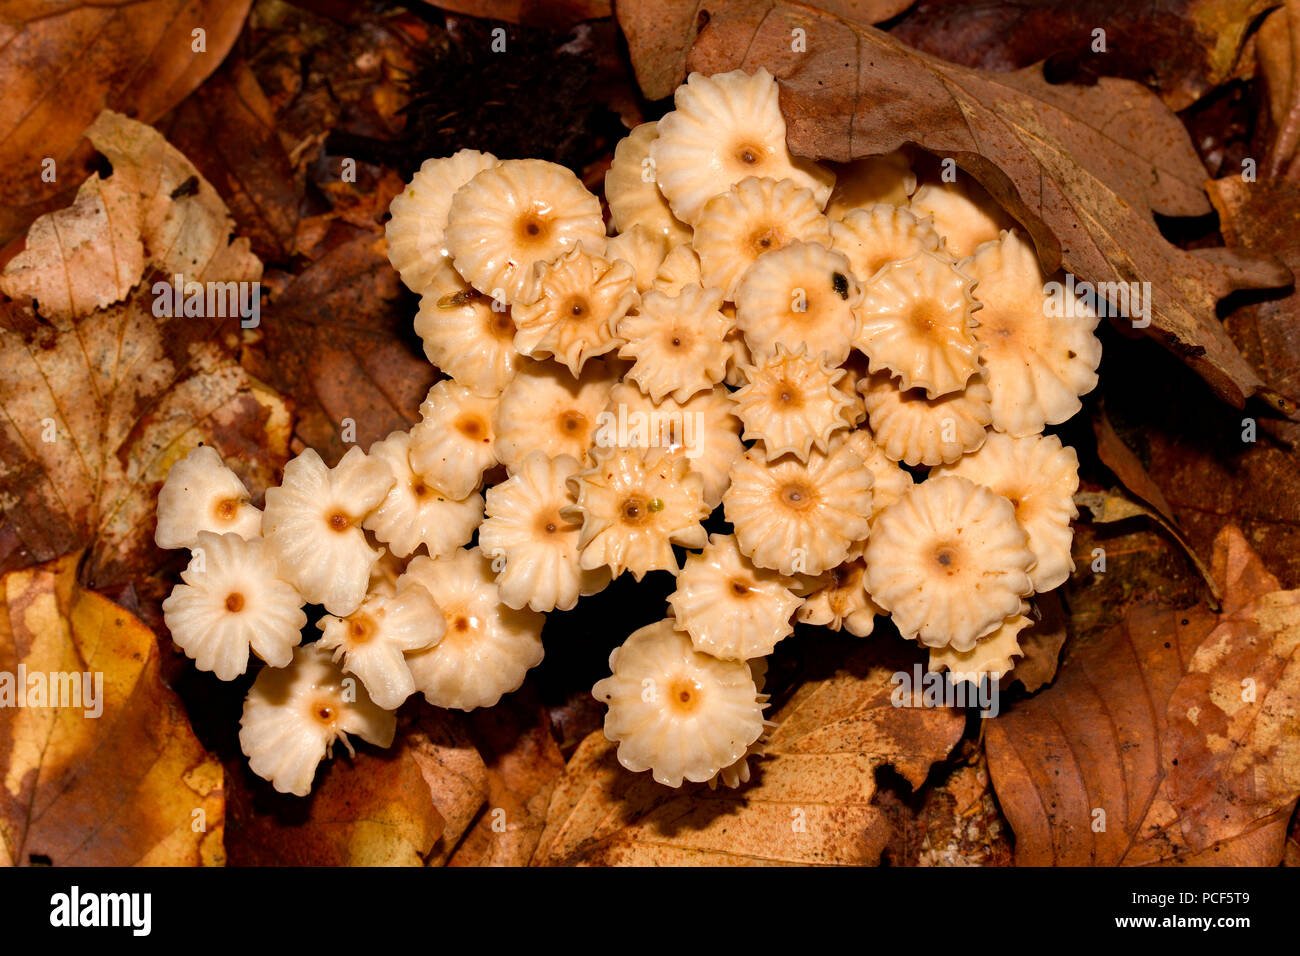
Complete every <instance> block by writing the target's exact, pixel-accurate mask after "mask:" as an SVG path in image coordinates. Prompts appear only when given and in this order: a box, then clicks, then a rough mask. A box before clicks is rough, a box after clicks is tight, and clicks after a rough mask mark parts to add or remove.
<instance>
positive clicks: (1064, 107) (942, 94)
mask: <svg viewBox="0 0 1300 956" xmlns="http://www.w3.org/2000/svg"><path fill="white" fill-rule="evenodd" d="M625 7H627V8H635V7H641V8H642V9H641V12H640V13H639V14H634V13H633V11H632V10H631V9H626V10H625V9H624V8H625ZM656 8H657V4H655V3H650V2H647V0H640V2H631V3H624V4H620V11H621V12H620V22H641V18H642V17H648V16H650V15H651V13H650V11H652V10H654V9H656ZM700 9H701V11H702V13H707V14H708V16H707V18H705V17H704V16H701V17H700V18H699V21H701V22H704V25H703V27H702V28H700V29H699V31H698V35H697V36H696V37H695V38H694V43H693V45H691V46H689V48H688V49H687V48H678V47H677V46H674V45H672V44H666V45H665V44H656V43H653V42H650V41H649V40H646V39H644V38H640V37H638V35H637V34H636V33H635V32H629V34H628V45H629V48H630V49H631V52H632V57H633V61H634V63H637V64H638V77H642V78H643V79H642V82H643V85H644V83H645V82H646V80H647V79H649V80H651V81H653V80H654V78H655V77H659V76H673V77H676V76H679V75H680V72H681V70H682V69H684V68H685V69H690V70H699V71H701V72H705V73H715V72H721V71H726V70H733V69H749V70H752V69H755V68H757V67H759V66H765V67H766V68H767V69H768V70H769V71H771V72H772V73H773V74H774V75H775V76H776V77H777V78H778V79H779V80H780V83H781V108H782V112H783V113H784V114H785V116H786V120H787V138H788V142H789V145H790V148H791V150H792V151H793V152H794V153H796V154H797V155H800V156H808V157H812V158H815V159H829V160H834V161H838V162H845V161H848V160H852V159H857V158H859V157H862V156H868V155H874V154H879V153H887V152H890V151H891V150H894V149H897V148H899V147H900V146H902V145H904V144H907V143H914V144H916V145H919V146H920V147H922V148H923V149H926V150H928V151H929V152H931V153H934V154H935V155H937V156H941V157H945V158H952V159H953V160H954V161H955V162H956V164H957V165H958V166H960V167H961V168H962V169H964V170H966V171H967V172H969V173H970V174H971V175H973V176H974V177H975V178H976V179H977V180H978V181H979V182H980V183H981V184H982V185H983V186H984V187H985V188H986V189H988V191H989V192H990V193H991V194H992V195H993V196H994V198H995V199H997V200H998V202H999V203H1001V204H1002V206H1003V207H1005V208H1006V209H1007V210H1008V211H1009V212H1010V213H1011V214H1012V215H1013V216H1015V218H1016V219H1018V220H1020V221H1021V222H1022V223H1024V224H1025V227H1026V228H1027V230H1028V231H1029V233H1030V234H1031V235H1032V237H1033V240H1034V244H1035V245H1036V247H1037V249H1038V252H1039V255H1040V257H1041V258H1042V260H1043V262H1044V264H1045V266H1046V271H1047V272H1049V273H1051V272H1054V271H1055V270H1056V269H1057V268H1058V267H1061V268H1064V269H1065V270H1066V271H1067V272H1069V273H1072V274H1074V275H1076V276H1078V277H1080V278H1082V279H1087V280H1088V281H1090V282H1095V283H1122V284H1124V286H1123V287H1124V288H1125V289H1126V290H1127V288H1128V287H1129V286H1128V283H1150V286H1149V287H1143V286H1136V287H1135V288H1137V289H1139V290H1140V289H1142V288H1149V289H1150V296H1149V297H1148V303H1147V304H1148V305H1149V307H1150V308H1149V319H1150V324H1149V325H1148V326H1146V327H1145V331H1146V332H1147V333H1148V334H1150V335H1152V336H1153V337H1154V338H1156V339H1157V340H1158V341H1159V342H1160V343H1161V344H1162V345H1164V346H1165V347H1166V348H1168V349H1169V350H1170V351H1172V352H1173V353H1174V354H1175V355H1177V356H1178V357H1179V358H1180V359H1181V360H1182V361H1184V362H1186V363H1187V364H1188V365H1189V366H1190V367H1191V368H1193V369H1194V370H1196V372H1197V373H1198V374H1200V375H1201V376H1202V377H1203V378H1204V379H1205V380H1206V381H1207V382H1209V383H1210V385H1211V386H1212V387H1213V388H1214V389H1215V391H1216V392H1217V393H1218V394H1219V395H1220V396H1221V397H1222V398H1224V399H1225V400H1227V401H1229V402H1231V403H1232V404H1234V405H1237V406H1241V405H1244V403H1245V402H1246V400H1247V399H1248V398H1251V397H1253V396H1258V397H1259V398H1261V399H1262V400H1264V401H1265V402H1267V403H1268V404H1270V405H1272V406H1273V407H1274V408H1276V409H1279V410H1281V411H1282V412H1284V413H1285V414H1292V413H1293V412H1294V410H1295V406H1294V403H1293V402H1292V400H1291V399H1289V398H1287V397H1286V396H1283V395H1281V394H1279V393H1278V392H1276V391H1275V390H1274V389H1272V388H1271V387H1269V386H1268V385H1267V384H1266V383H1265V382H1264V381H1263V380H1262V379H1261V378H1260V376H1259V375H1258V374H1257V373H1256V371H1255V370H1254V369H1253V368H1252V367H1251V366H1250V364H1249V363H1247V362H1246V361H1245V359H1244V358H1242V356H1241V354H1240V352H1238V351H1237V348H1236V346H1235V345H1234V344H1233V342H1232V340H1231V339H1230V338H1229V337H1228V334H1227V333H1226V332H1225V331H1224V328H1223V325H1222V323H1221V322H1220V321H1219V319H1218V318H1217V316H1216V314H1215V307H1216V305H1217V303H1218V300H1219V299H1221V298H1223V297H1224V296H1225V295H1227V294H1228V293H1229V292H1232V291H1234V290H1236V289H1240V288H1262V287H1271V286H1281V285H1286V284H1288V283H1289V282H1290V273H1289V270H1287V269H1285V268H1284V267H1282V266H1281V265H1279V264H1278V263H1276V262H1273V261H1272V260H1267V259H1264V258H1261V257H1260V256H1256V255H1248V254H1246V253H1243V252H1240V251H1238V250H1235V249H1209V250H1201V251H1199V252H1195V253H1192V252H1185V251H1183V250H1181V249H1179V248H1177V247H1176V246H1174V245H1173V244H1171V243H1170V242H1168V241H1167V240H1165V238H1164V237H1163V236H1162V235H1161V234H1160V231H1159V229H1158V228H1157V226H1156V223H1155V221H1154V217H1153V213H1161V214H1163V215H1166V216H1199V215H1204V214H1207V213H1209V212H1210V209H1211V207H1210V204H1209V201H1208V200H1207V199H1206V196H1205V191H1204V188H1203V187H1204V180H1205V176H1206V174H1205V168H1204V166H1203V165H1202V164H1201V161H1200V159H1199V158H1198V157H1197V155H1196V151H1195V149H1194V148H1193V146H1192V144H1191V141H1190V139H1189V137H1188V134H1187V131H1186V130H1185V129H1184V128H1183V126H1182V124H1181V123H1180V122H1179V120H1178V117H1177V116H1175V115H1174V114H1173V113H1172V112H1171V111H1170V110H1169V109H1168V108H1167V107H1166V106H1165V105H1164V104H1163V103H1161V102H1160V100H1159V98H1158V97H1157V96H1156V95H1155V94H1154V93H1152V92H1151V91H1149V90H1147V89H1145V88H1144V87H1142V86H1139V85H1138V84H1136V83H1133V82H1131V81H1128V80H1120V79H1112V78H1103V79H1101V80H1100V81H1099V82H1098V83H1097V84H1095V85H1093V86H1070V85H1065V84H1062V85H1059V86H1054V85H1052V84H1050V83H1048V82H1047V81H1046V80H1045V79H1044V77H1043V73H1042V70H1041V68H1039V67H1031V68H1028V69H1025V70H1019V71H1016V72H1014V73H987V72H983V71H979V70H972V69H969V68H967V67H962V66H957V65H955V64H951V63H947V62H945V61H943V60H939V59H937V58H935V57H931V56H928V55H926V54H923V53H920V52H918V51H916V50H914V49H912V48H910V47H908V46H905V45H904V44H902V43H900V42H899V41H898V40H896V39H894V38H893V37H891V36H889V35H888V34H886V33H883V32H881V31H879V30H876V29H873V28H872V27H869V26H865V25H863V22H862V21H861V20H857V21H851V20H849V19H844V18H842V17H839V16H835V15H832V14H829V13H826V12H824V11H823V10H820V9H818V8H817V7H815V6H813V5H809V4H804V3H799V2H794V0H768V2H763V3H757V4H756V3H751V2H748V0H716V2H714V0H711V2H708V3H703V4H701V5H700ZM796 29H799V30H803V31H804V33H803V36H804V37H805V38H806V43H804V44H799V45H798V47H797V48H796V49H792V46H795V45H794V44H792V43H791V39H790V38H791V36H792V35H794V34H793V33H792V31H793V30H796ZM688 50H689V52H688ZM804 50H806V52H804ZM683 63H684V66H683ZM1108 298H1111V299H1114V298H1116V296H1115V295H1108Z"/></svg>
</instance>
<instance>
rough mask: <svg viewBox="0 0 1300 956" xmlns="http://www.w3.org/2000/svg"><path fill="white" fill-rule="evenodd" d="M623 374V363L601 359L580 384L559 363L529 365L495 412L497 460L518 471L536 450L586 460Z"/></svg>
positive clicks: (588, 367)
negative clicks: (597, 429)
mask: <svg viewBox="0 0 1300 956" xmlns="http://www.w3.org/2000/svg"><path fill="white" fill-rule="evenodd" d="M621 371H622V365H621V364H616V363H611V362H607V361H604V360H597V361H594V362H588V363H587V364H586V366H585V367H584V368H583V370H582V374H581V375H579V376H578V377H577V379H575V378H574V377H573V376H572V375H571V374H569V372H568V370H567V369H564V368H562V367H561V366H559V365H557V364H555V363H554V362H534V361H525V362H524V363H523V364H522V365H520V367H519V374H518V375H516V376H515V378H514V381H512V382H511V383H510V384H509V385H508V386H506V389H505V391H503V392H502V393H501V399H500V401H499V402H498V403H497V407H496V410H495V411H494V412H493V418H492V427H493V430H494V431H495V432H496V454H497V457H498V458H499V459H500V460H501V462H502V463H503V464H504V465H505V466H506V467H507V468H508V469H510V470H511V471H512V472H513V471H515V470H516V469H518V468H519V466H520V465H521V464H523V461H524V459H525V458H527V457H528V455H529V453H530V452H534V451H540V452H541V453H542V454H544V455H546V456H547V457H549V458H558V457H559V456H560V455H569V456H571V457H573V458H576V459H577V460H578V461H584V460H585V459H586V457H587V450H588V449H589V448H591V444H592V442H593V441H594V440H595V437H596V426H597V419H598V418H599V417H600V413H601V410H602V409H603V408H604V407H605V403H606V402H607V401H609V391H610V389H611V388H612V387H613V386H614V383H615V382H617V381H618V380H619V377H620V374H621Z"/></svg>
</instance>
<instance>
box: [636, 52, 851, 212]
mask: <svg viewBox="0 0 1300 956" xmlns="http://www.w3.org/2000/svg"><path fill="white" fill-rule="evenodd" d="M777 92H778V91H777V85H776V80H775V79H773V77H772V75H771V74H770V73H768V72H767V70H765V69H762V68H760V69H759V70H758V72H756V73H754V74H752V75H750V74H746V73H744V72H742V71H740V70H733V71H732V72H730V73H719V74H715V75H713V76H705V75H704V74H702V73H692V74H691V75H690V76H688V77H687V78H686V82H685V83H684V84H683V85H681V86H679V87H678V88H677V92H676V94H675V95H674V97H673V99H674V103H675V105H676V107H677V108H676V109H675V110H673V111H672V112H670V113H668V114H667V115H666V116H664V117H663V118H662V119H661V120H659V126H658V130H657V132H658V136H657V137H655V139H654V140H653V141H652V142H651V143H650V157H651V159H652V160H654V173H655V177H656V178H657V179H658V182H659V188H660V189H661V190H663V194H664V195H665V196H666V197H668V202H669V205H671V206H672V210H673V212H674V213H675V214H676V215H677V218H678V219H680V220H682V222H685V223H689V224H691V225H694V224H696V222H697V220H698V219H699V217H700V214H701V211H702V210H703V208H704V204H705V203H707V202H708V201H709V200H710V199H712V198H713V197H714V196H717V195H718V194H720V193H725V192H726V191H727V190H728V189H729V188H731V186H732V185H733V184H734V183H737V182H739V181H740V180H742V179H744V178H746V177H748V176H766V177H768V178H770V179H782V180H788V181H790V182H791V183H793V184H794V185H796V186H798V187H800V188H802V189H807V190H809V191H810V192H811V193H812V195H813V196H814V198H815V200H816V203H817V208H818V209H821V208H823V207H824V206H825V205H826V200H827V199H828V198H830V193H831V187H832V186H833V185H834V184H835V175H834V174H833V173H831V172H830V171H829V170H828V169H825V168H823V167H821V166H818V165H817V164H816V163H813V162H810V161H808V160H803V159H796V158H795V157H794V156H792V155H791V154H790V151H789V149H788V148H787V147H786V144H785V117H783V116H782V115H781V106H780V103H779V101H778V97H777Z"/></svg>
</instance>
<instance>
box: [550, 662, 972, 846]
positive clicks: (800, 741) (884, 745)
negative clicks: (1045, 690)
mask: <svg viewBox="0 0 1300 956" xmlns="http://www.w3.org/2000/svg"><path fill="white" fill-rule="evenodd" d="M911 666H912V665H911V661H910V659H909V658H907V656H906V655H905V654H902V653H900V652H899V651H898V650H897V649H895V648H886V647H884V646H883V645H868V646H867V647H864V648H861V649H858V650H856V651H854V652H853V653H852V654H851V655H849V656H848V657H847V658H846V659H845V660H844V661H843V663H842V669H841V670H838V671H836V672H835V673H834V674H833V675H832V676H830V677H827V678H823V679H820V680H810V681H807V682H805V683H804V684H803V685H802V686H800V688H799V689H798V690H797V691H796V692H795V694H794V695H793V697H791V698H790V700H789V701H788V702H787V703H786V704H785V706H784V707H782V708H781V710H780V712H779V713H778V714H777V715H776V716H775V717H774V718H773V719H774V720H775V721H776V722H777V727H776V729H775V730H773V731H772V732H771V735H770V737H769V738H768V742H767V744H766V746H765V750H766V753H767V756H765V757H764V758H762V759H761V760H756V761H753V762H752V766H753V773H754V779H753V780H751V782H750V783H749V784H747V785H744V786H742V787H741V788H740V789H738V790H728V789H726V788H725V787H719V788H718V789H717V790H709V789H708V788H707V787H705V786H703V785H690V786H688V787H686V788H684V789H681V790H671V789H668V788H666V787H662V786H660V785H659V784H657V783H655V782H654V781H653V780H652V779H650V776H649V775H648V774H631V773H628V772H627V771H626V770H624V769H623V768H622V767H621V766H620V765H619V763H618V760H617V759H616V757H615V749H614V745H613V744H610V743H609V742H608V741H607V740H605V737H604V734H603V733H602V732H597V733H593V734H592V735H591V736H589V737H588V738H587V739H586V740H584V741H583V742H582V744H581V746H579V747H578V750H577V752H576V753H575V754H574V755H573V758H572V759H571V760H570V761H569V766H568V769H567V770H566V771H565V774H564V776H563V777H561V778H560V781H559V783H558V784H557V785H556V787H555V793H554V795H553V796H552V797H551V805H550V810H549V812H548V814H547V818H546V829H545V831H544V832H543V833H542V837H541V841H540V842H539V843H538V846H537V852H536V855H535V856H534V858H533V862H534V864H537V865H544V866H553V865H567V864H576V863H582V864H604V865H608V864H622V865H702V864H703V865H724V866H735V865H743V864H758V865H772V864H832V865H863V864H874V863H876V862H877V861H878V860H879V857H880V854H881V851H882V850H883V849H884V847H885V845H886V843H887V842H888V841H889V839H890V828H891V827H890V822H889V819H888V815H887V814H886V813H885V812H884V811H883V810H881V809H880V808H879V807H877V806H874V805H873V802H872V797H873V796H874V794H875V791H876V783H875V774H876V770H877V769H878V768H880V767H882V766H886V765H888V766H891V767H893V768H894V769H895V770H896V771H897V772H898V773H899V774H901V775H902V776H903V777H904V778H905V779H906V780H907V781H908V782H909V783H910V784H911V785H912V786H913V787H917V786H919V785H920V784H921V782H922V781H924V780H925V778H926V775H927V774H928V773H929V770H930V767H931V765H932V764H934V763H935V762H936V761H939V760H942V759H944V758H945V757H947V756H948V753H949V751H951V750H952V748H953V746H954V745H955V744H956V742H957V741H958V739H960V737H961V734H962V730H963V727H964V726H965V718H964V716H963V714H962V713H961V712H960V711H956V710H952V709H948V708H934V707H895V706H893V704H892V702H891V695H892V693H893V692H894V691H895V690H896V689H897V685H896V684H895V683H893V682H892V681H891V678H892V677H893V675H894V674H895V673H897V672H898V671H900V670H905V671H907V672H908V673H909V674H910V673H911ZM922 666H923V665H922Z"/></svg>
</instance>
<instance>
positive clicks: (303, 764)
mask: <svg viewBox="0 0 1300 956" xmlns="http://www.w3.org/2000/svg"><path fill="white" fill-rule="evenodd" d="M356 683H357V682H356V680H355V678H351V679H350V678H348V677H347V675H345V674H344V673H343V671H342V670H340V669H339V667H338V665H337V664H335V663H334V662H333V661H332V660H330V653H329V651H327V650H326V649H325V648H323V647H320V646H319V645H318V644H307V645H305V646H302V647H299V648H298V649H297V650H295V651H294V653H293V660H292V662H290V663H289V665H288V666H286V667H264V668H262V671H261V673H259V674H258V675H257V680H255V681H253V686H252V689H250V690H249V692H248V697H247V698H245V700H244V715H243V717H242V718H241V719H240V721H239V746H240V747H241V748H242V749H243V751H244V754H245V756H247V757H248V765H249V767H251V768H252V770H253V773H255V774H257V775H258V776H259V777H261V778H262V779H264V780H269V781H270V782H271V785H272V786H273V787H275V789H276V790H278V791H280V792H281V793H292V794H294V795H295V796H299V797H305V796H307V794H308V793H310V792H311V786H312V780H313V778H314V777H315V776H316V768H317V767H318V766H320V762H321V761H322V760H324V759H325V758H326V757H329V756H331V755H332V754H333V751H334V743H335V742H336V741H341V742H342V744H343V746H344V747H346V748H347V751H348V753H349V754H351V753H353V752H354V751H353V749H352V742H351V741H350V740H349V739H348V735H349V734H355V735H356V736H358V737H360V738H361V739H362V740H364V741H366V742H368V743H371V744H374V745H375V746H376V747H388V746H391V745H392V742H393V735H394V734H395V733H396V730H397V720H396V718H395V717H394V716H393V714H392V713H391V712H390V711H386V710H384V709H383V708H382V707H379V706H377V705H376V704H375V702H374V701H372V700H371V699H370V695H369V694H367V693H366V689H365V687H364V686H362V687H357V686H355V685H356Z"/></svg>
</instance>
